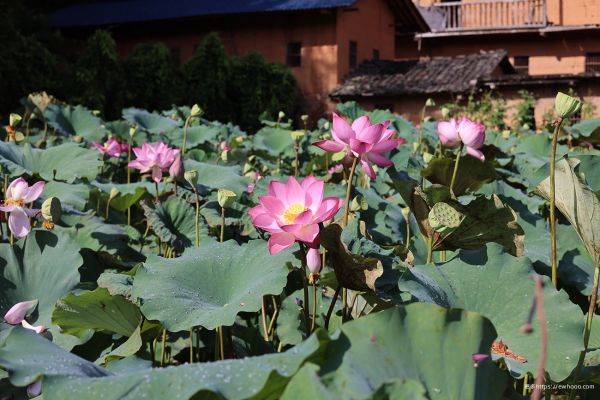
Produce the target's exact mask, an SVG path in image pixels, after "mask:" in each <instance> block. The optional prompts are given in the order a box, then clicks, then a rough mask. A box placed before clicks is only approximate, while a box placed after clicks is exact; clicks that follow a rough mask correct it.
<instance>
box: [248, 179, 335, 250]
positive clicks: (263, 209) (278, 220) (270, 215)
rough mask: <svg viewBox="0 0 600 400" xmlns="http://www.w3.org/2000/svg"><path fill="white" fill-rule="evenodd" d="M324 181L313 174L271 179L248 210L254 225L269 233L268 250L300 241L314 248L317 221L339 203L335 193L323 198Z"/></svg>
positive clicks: (316, 236)
mask: <svg viewBox="0 0 600 400" xmlns="http://www.w3.org/2000/svg"><path fill="white" fill-rule="evenodd" d="M324 184H325V183H324V182H323V181H321V180H317V179H315V178H314V177H313V176H309V177H306V178H304V180H303V181H302V182H301V183H298V181H297V180H296V179H295V178H293V177H290V178H289V179H288V181H287V183H283V182H277V181H272V182H271V183H270V184H269V194H268V196H260V197H259V198H258V200H259V201H260V204H259V205H258V206H256V207H253V208H252V209H250V211H249V212H248V213H249V214H250V216H251V217H252V220H253V222H254V225H256V226H257V227H258V228H261V229H264V230H265V231H267V232H270V233H271V237H270V238H269V252H270V253H271V254H275V253H278V252H280V251H282V250H285V249H287V248H290V247H292V245H293V244H294V242H296V241H300V242H304V243H306V244H308V246H309V247H311V248H315V247H317V248H318V243H319V242H318V239H319V223H321V222H324V221H327V220H329V219H332V218H333V217H334V216H335V214H336V213H337V212H338V210H339V209H340V207H341V206H342V200H341V199H339V198H337V197H327V198H325V199H324V198H323V188H324Z"/></svg>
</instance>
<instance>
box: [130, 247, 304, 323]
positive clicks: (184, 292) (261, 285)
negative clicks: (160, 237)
mask: <svg viewBox="0 0 600 400" xmlns="http://www.w3.org/2000/svg"><path fill="white" fill-rule="evenodd" d="M293 261H294V257H293V255H292V253H291V251H282V252H280V253H277V254H275V255H269V251H268V249H267V244H266V242H264V241H262V240H253V241H250V242H249V243H247V244H245V245H243V246H239V245H238V244H236V243H235V242H234V241H232V240H229V241H227V242H224V243H217V242H208V243H204V244H203V243H202V242H201V243H200V247H198V248H191V249H188V250H187V251H186V252H185V253H183V255H182V256H181V257H179V258H174V259H165V258H161V257H158V256H154V255H151V256H148V259H147V260H146V262H145V263H144V265H143V266H142V267H140V268H139V269H138V271H137V273H136V275H135V279H134V281H133V295H134V296H136V297H139V298H140V300H141V302H142V313H143V314H144V315H145V316H146V317H147V318H148V319H150V320H158V321H161V323H162V324H163V325H164V326H165V327H166V328H167V329H168V330H169V331H172V332H178V331H182V330H187V329H189V328H190V327H191V326H197V325H201V326H203V327H205V328H207V329H214V328H216V327H218V326H222V325H227V326H229V325H232V324H233V323H234V321H235V317H236V315H237V314H238V313H240V312H242V311H249V312H254V311H257V310H259V309H260V307H261V299H262V296H264V295H267V294H279V293H281V291H282V289H283V287H284V286H285V284H286V278H287V275H288V272H289V268H290V264H291V263H292V262H293Z"/></svg>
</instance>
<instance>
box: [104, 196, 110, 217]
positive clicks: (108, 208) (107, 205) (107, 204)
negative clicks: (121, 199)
mask: <svg viewBox="0 0 600 400" xmlns="http://www.w3.org/2000/svg"><path fill="white" fill-rule="evenodd" d="M110 201H111V198H110V197H109V199H108V201H107V202H106V211H105V212H104V219H105V220H106V221H108V217H109V216H110Z"/></svg>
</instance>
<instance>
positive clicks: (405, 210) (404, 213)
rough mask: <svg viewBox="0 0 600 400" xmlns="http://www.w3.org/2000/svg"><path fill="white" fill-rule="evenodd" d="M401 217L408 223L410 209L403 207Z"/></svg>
mask: <svg viewBox="0 0 600 400" xmlns="http://www.w3.org/2000/svg"><path fill="white" fill-rule="evenodd" d="M402 216H403V217H404V219H405V220H406V221H408V218H409V217H410V208H409V207H404V208H403V209H402Z"/></svg>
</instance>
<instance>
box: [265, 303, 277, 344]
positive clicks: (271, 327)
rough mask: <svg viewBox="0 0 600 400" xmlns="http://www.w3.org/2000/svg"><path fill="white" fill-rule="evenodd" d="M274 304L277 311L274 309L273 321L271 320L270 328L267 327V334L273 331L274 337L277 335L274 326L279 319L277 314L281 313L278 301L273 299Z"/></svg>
mask: <svg viewBox="0 0 600 400" xmlns="http://www.w3.org/2000/svg"><path fill="white" fill-rule="evenodd" d="M273 306H274V307H275V311H273V316H272V317H271V322H269V328H268V329H267V334H268V335H271V332H273V337H275V333H274V328H275V321H276V320H277V314H278V313H279V309H278V308H277V302H275V301H273Z"/></svg>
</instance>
